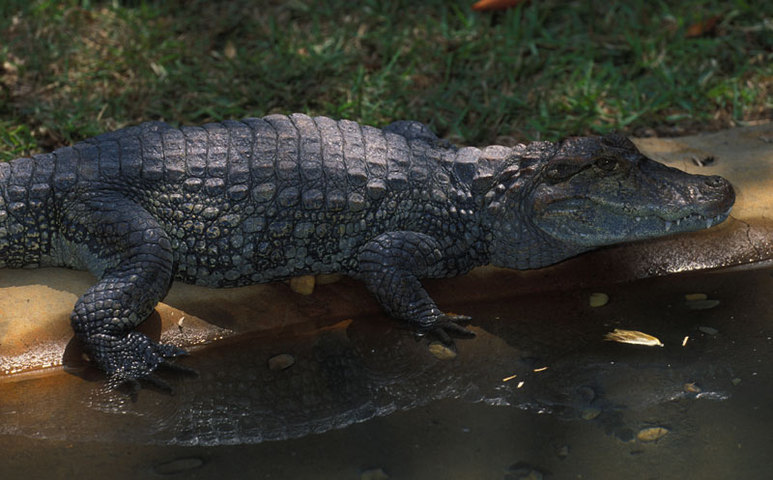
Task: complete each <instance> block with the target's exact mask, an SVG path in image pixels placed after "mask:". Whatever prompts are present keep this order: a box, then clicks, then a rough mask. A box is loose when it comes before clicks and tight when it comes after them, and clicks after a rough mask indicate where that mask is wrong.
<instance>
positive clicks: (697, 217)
mask: <svg viewBox="0 0 773 480" xmlns="http://www.w3.org/2000/svg"><path fill="white" fill-rule="evenodd" d="M732 209H733V207H730V208H728V209H727V210H725V211H724V212H723V213H720V214H719V215H715V216H713V217H707V216H706V215H702V214H700V213H697V212H696V213H690V214H689V215H685V216H684V217H681V218H677V219H676V220H667V219H665V218H663V217H660V216H658V215H652V216H650V215H647V216H646V217H635V220H636V221H637V222H640V221H642V219H643V218H648V217H649V218H658V219H660V220H661V221H662V222H663V224H664V228H665V231H667V232H668V231H670V230H671V227H673V226H674V225H676V226H677V227H679V226H680V225H681V224H682V222H685V223H694V224H698V223H700V222H704V223H705V225H706V228H710V227H712V226H714V225H717V224H719V223H722V222H723V221H725V219H726V218H727V217H728V216H729V215H730V211H731V210H732Z"/></svg>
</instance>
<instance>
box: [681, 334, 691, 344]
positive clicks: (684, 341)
mask: <svg viewBox="0 0 773 480" xmlns="http://www.w3.org/2000/svg"><path fill="white" fill-rule="evenodd" d="M689 339H690V337H689V336H687V335H685V336H684V338H683V339H682V346H683V347H684V346H685V345H687V340H689Z"/></svg>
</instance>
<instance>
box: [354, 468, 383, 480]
mask: <svg viewBox="0 0 773 480" xmlns="http://www.w3.org/2000/svg"><path fill="white" fill-rule="evenodd" d="M360 480H389V475H387V473H386V472H385V471H384V469H383V468H371V469H370V470H365V471H364V472H362V473H361V474H360Z"/></svg>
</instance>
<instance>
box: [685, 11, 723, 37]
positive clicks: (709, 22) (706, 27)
mask: <svg viewBox="0 0 773 480" xmlns="http://www.w3.org/2000/svg"><path fill="white" fill-rule="evenodd" d="M720 20H722V16H721V15H714V16H713V17H709V18H707V19H706V20H701V21H700V22H696V23H693V24H692V25H690V26H689V27H687V33H685V35H684V36H685V37H687V38H696V37H702V36H704V35H711V34H712V33H714V31H715V30H716V29H717V24H718V23H719V21H720Z"/></svg>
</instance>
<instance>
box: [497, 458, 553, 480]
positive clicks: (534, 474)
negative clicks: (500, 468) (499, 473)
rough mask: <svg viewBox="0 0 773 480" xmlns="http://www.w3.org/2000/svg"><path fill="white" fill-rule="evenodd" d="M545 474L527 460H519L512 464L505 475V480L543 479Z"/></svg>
mask: <svg viewBox="0 0 773 480" xmlns="http://www.w3.org/2000/svg"><path fill="white" fill-rule="evenodd" d="M543 478H545V475H544V474H543V473H542V472H541V471H540V470H539V469H538V468H536V467H534V466H533V465H529V464H528V463H526V462H518V463H515V464H513V465H510V468H508V469H507V474H506V475H505V480H542V479H543Z"/></svg>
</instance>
